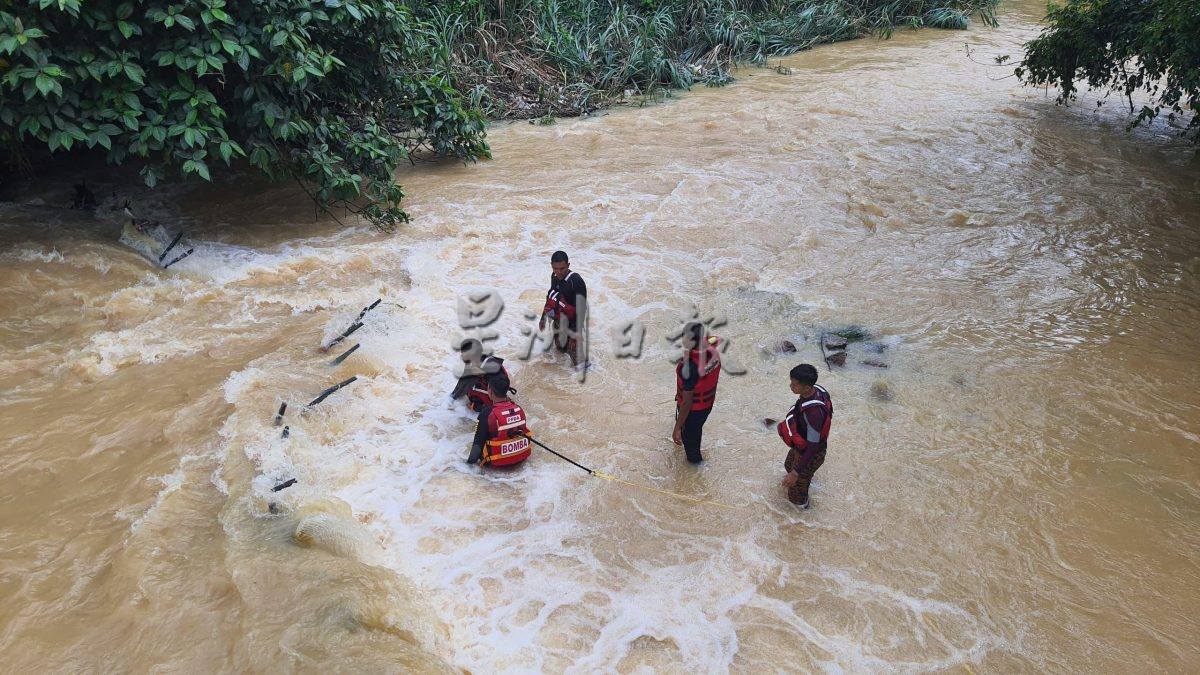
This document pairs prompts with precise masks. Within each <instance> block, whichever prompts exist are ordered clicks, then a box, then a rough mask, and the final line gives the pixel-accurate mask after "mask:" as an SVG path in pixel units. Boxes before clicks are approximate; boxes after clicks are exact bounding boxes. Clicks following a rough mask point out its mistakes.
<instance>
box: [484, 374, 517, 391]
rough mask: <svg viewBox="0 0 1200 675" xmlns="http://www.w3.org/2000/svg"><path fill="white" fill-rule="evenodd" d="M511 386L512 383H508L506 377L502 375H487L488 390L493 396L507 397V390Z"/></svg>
mask: <svg viewBox="0 0 1200 675" xmlns="http://www.w3.org/2000/svg"><path fill="white" fill-rule="evenodd" d="M511 386H512V383H510V382H509V381H508V376H506V375H505V374H504V373H493V374H491V375H488V389H491V390H492V393H494V394H497V395H499V396H508V390H509V388H510V387H511Z"/></svg>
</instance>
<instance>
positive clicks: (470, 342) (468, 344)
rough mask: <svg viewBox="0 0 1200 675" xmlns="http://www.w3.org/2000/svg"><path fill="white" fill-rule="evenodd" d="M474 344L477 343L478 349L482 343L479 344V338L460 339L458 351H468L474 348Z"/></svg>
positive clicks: (481, 346)
mask: <svg viewBox="0 0 1200 675" xmlns="http://www.w3.org/2000/svg"><path fill="white" fill-rule="evenodd" d="M476 345H479V348H480V349H482V348H483V345H482V344H480V342H479V340H476V339H475V338H467V339H466V340H463V341H462V344H461V345H459V346H458V351H460V352H466V351H470V350H472V349H474V348H475V346H476Z"/></svg>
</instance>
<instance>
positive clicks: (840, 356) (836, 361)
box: [825, 352, 846, 366]
mask: <svg viewBox="0 0 1200 675" xmlns="http://www.w3.org/2000/svg"><path fill="white" fill-rule="evenodd" d="M825 360H826V361H827V362H829V363H830V364H832V365H835V366H844V365H846V352H834V353H832V354H829V355H827V356H826V357H825Z"/></svg>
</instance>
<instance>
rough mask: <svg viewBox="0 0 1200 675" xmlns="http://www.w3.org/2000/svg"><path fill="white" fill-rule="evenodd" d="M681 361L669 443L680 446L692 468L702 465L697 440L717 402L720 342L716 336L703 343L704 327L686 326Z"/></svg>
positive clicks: (699, 324) (677, 371) (676, 376)
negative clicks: (693, 465) (672, 442)
mask: <svg viewBox="0 0 1200 675" xmlns="http://www.w3.org/2000/svg"><path fill="white" fill-rule="evenodd" d="M682 340H683V350H684V353H683V360H682V361H680V362H679V365H677V366H675V430H674V431H673V432H672V433H671V440H673V441H675V445H682V446H683V451H684V453H685V454H686V455H687V460H688V461H689V462H691V463H692V464H699V463H700V462H702V461H704V456H703V455H701V454H700V439H701V436H702V435H703V433H704V423H705V422H707V421H708V414H709V413H711V412H712V407H713V402H714V401H716V398H717V380H718V379H719V378H720V377H721V354H720V353H719V352H718V351H717V349H718V348H719V347H720V346H721V343H722V342H723V340H721V338H719V337H716V336H711V337H708V338H707V339H705V336H704V325H703V324H701V323H696V322H693V323H689V324H688V325H687V326H686V327H684V329H683V336H682Z"/></svg>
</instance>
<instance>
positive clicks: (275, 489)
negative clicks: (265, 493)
mask: <svg viewBox="0 0 1200 675" xmlns="http://www.w3.org/2000/svg"><path fill="white" fill-rule="evenodd" d="M295 484H296V479H295V478H289V479H287V480H285V481H283V482H282V483H280V484H279V485H276V486H275V487H273V488H271V492H279V491H280V490H286V489H288V488H290V487H291V486H293V485H295Z"/></svg>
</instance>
